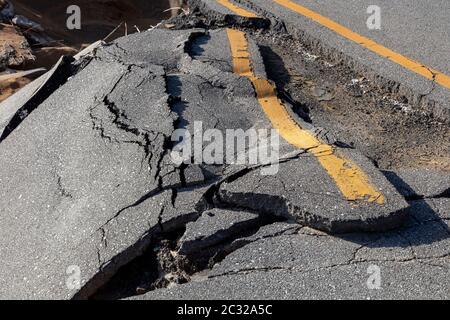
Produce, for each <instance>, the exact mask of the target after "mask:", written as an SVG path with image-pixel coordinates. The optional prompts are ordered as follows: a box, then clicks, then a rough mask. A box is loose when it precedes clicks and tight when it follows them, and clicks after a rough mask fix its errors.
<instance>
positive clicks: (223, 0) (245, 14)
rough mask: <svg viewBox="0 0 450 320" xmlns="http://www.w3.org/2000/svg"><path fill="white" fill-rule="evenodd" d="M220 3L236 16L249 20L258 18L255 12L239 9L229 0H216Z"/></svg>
mask: <svg viewBox="0 0 450 320" xmlns="http://www.w3.org/2000/svg"><path fill="white" fill-rule="evenodd" d="M216 1H217V2H218V3H220V4H221V5H222V6H224V7H226V8H228V9H230V10H231V11H233V12H235V13H236V14H238V15H240V16H242V17H247V18H258V16H257V15H256V14H254V13H253V12H250V11H247V10H245V9H243V8H240V7H238V6H237V5H235V4H234V3H231V2H230V1H229V0H216Z"/></svg>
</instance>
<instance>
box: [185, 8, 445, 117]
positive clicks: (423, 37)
mask: <svg viewBox="0 0 450 320" xmlns="http://www.w3.org/2000/svg"><path fill="white" fill-rule="evenodd" d="M190 2H191V3H192V4H195V5H199V6H207V7H208V10H213V11H214V10H215V11H216V12H221V13H223V14H227V15H231V16H236V15H237V16H239V15H243V14H245V13H242V12H241V11H240V10H245V11H246V12H248V13H247V15H249V14H255V15H256V16H257V17H258V18H267V19H269V20H271V23H272V25H277V26H278V27H279V28H282V29H284V28H286V29H287V31H288V32H289V33H291V34H293V35H295V36H296V37H298V38H301V39H302V41H303V42H304V43H307V44H308V45H309V46H311V47H314V48H316V49H317V51H319V52H320V53H321V54H323V55H324V56H326V57H327V58H329V59H330V60H331V61H333V63H339V62H341V61H345V62H346V63H348V64H351V65H352V66H353V67H354V68H355V69H357V70H359V71H361V72H364V73H365V74H366V75H367V76H369V77H370V78H371V79H373V80H374V81H377V82H379V83H380V84H382V85H389V82H392V81H394V82H395V83H396V84H397V87H396V88H395V90H396V91H399V92H400V93H401V94H403V95H405V96H406V97H407V98H408V99H409V100H411V101H413V103H414V104H416V105H417V106H426V107H427V108H429V109H431V110H432V112H433V113H434V114H436V115H437V116H438V117H440V118H442V119H446V120H448V119H449V115H450V111H449V110H450V106H449V104H448V101H449V88H450V76H449V75H450V65H449V62H448V59H447V58H446V57H447V54H446V52H448V51H449V48H448V41H447V40H448V38H449V30H450V26H449V23H448V19H446V18H445V16H446V15H447V13H448V10H450V8H449V4H448V2H447V1H445V0H442V1H437V2H433V4H424V3H422V2H421V1H413V2H411V1H396V2H392V1H387V0H386V1H377V2H373V1H368V0H367V1H352V0H348V1H337V0H336V1H326V2H322V1H316V0H307V1H303V0H302V1H300V0H270V1H266V0H227V1H225V2H227V3H232V4H234V5H235V6H237V8H238V9H236V8H234V7H231V6H224V5H223V4H218V1H217V0H211V1H209V0H190ZM219 3H220V1H219ZM296 5H300V6H301V7H298V6H297V7H296ZM371 5H377V6H378V7H380V10H381V29H380V30H370V29H369V28H368V27H367V25H366V21H367V19H368V18H369V16H370V14H368V13H367V12H366V11H367V9H368V7H369V6H371ZM217 6H222V8H220V9H217ZM224 11H226V12H224ZM424 12H427V14H424ZM253 19H255V18H253ZM405 26H408V28H407V30H405ZM344 29H345V30H344ZM438 74H439V75H438ZM437 78H439V80H438V81H437Z"/></svg>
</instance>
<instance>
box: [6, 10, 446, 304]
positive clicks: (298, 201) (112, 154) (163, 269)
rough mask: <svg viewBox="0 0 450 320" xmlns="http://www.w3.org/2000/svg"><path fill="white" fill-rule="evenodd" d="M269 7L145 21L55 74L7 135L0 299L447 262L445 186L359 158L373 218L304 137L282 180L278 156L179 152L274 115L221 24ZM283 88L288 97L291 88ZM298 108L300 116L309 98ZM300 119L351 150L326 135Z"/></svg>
mask: <svg viewBox="0 0 450 320" xmlns="http://www.w3.org/2000/svg"><path fill="white" fill-rule="evenodd" d="M199 10H201V9H199ZM210 14H211V12H210ZM200 16H201V15H200V13H199V12H198V11H197V13H196V17H195V19H197V18H199V17H200ZM185 18H186V19H187V20H188V19H189V17H185ZM178 19H179V18H178ZM273 19H274V17H270V18H269V19H268V20H267V19H263V20H261V19H256V20H254V19H253V20H248V19H241V18H239V19H236V17H232V16H230V15H229V13H221V15H220V17H219V16H215V18H214V19H212V18H211V19H209V20H208V19H206V20H205V19H203V23H205V21H206V22H207V23H206V24H207V25H208V26H210V27H209V28H210V29H211V30H199V29H189V30H173V31H169V30H161V29H153V30H151V31H148V32H143V33H138V34H135V35H131V36H128V37H124V38H121V39H118V40H116V41H115V42H113V43H112V44H109V45H103V46H101V47H100V48H99V49H98V50H96V51H95V52H94V54H93V55H92V56H91V57H89V59H88V60H84V62H83V64H82V66H81V67H80V68H79V69H78V70H77V71H76V72H74V70H73V69H72V68H71V69H70V70H71V71H70V72H69V73H68V74H66V75H67V77H66V76H64V77H63V79H64V80H63V81H62V82H59V81H57V82H56V83H53V84H52V82H50V84H52V85H51V88H49V90H48V91H46V92H45V94H44V95H42V96H40V95H38V96H39V101H38V103H36V101H35V102H33V103H32V106H33V107H32V109H33V110H34V111H33V113H32V114H30V115H29V117H27V118H21V121H20V123H16V125H15V127H14V128H12V127H11V128H12V129H8V130H10V131H9V133H8V135H9V136H8V139H4V140H1V144H0V148H1V151H2V152H0V163H2V166H1V167H0V182H2V183H1V184H0V195H1V197H0V198H1V199H2V200H1V209H2V210H1V213H0V221H1V225H3V226H8V227H7V228H6V230H5V232H4V235H5V236H4V239H2V241H5V243H7V245H5V246H4V247H5V248H7V249H5V250H2V251H1V253H0V260H1V261H7V263H6V264H5V272H6V273H8V274H9V275H10V276H9V277H8V278H4V277H0V288H1V289H0V296H1V297H9V298H11V297H18V298H48V299H63V298H64V299H88V298H91V299H121V298H129V297H133V296H136V295H141V296H142V297H144V298H145V297H149V296H153V295H161V296H163V295H164V294H166V293H167V292H171V290H184V289H183V288H190V286H191V285H192V286H196V285H206V286H207V285H208V283H210V281H216V280H218V279H224V278H227V277H229V276H238V275H239V276H240V275H243V274H249V273H256V272H255V271H265V272H267V273H271V272H272V271H274V272H275V271H280V272H281V271H289V272H295V271H296V270H297V271H299V270H301V272H300V273H299V274H302V275H303V274H304V273H305V272H307V270H315V271H317V270H319V271H324V270H329V269H334V268H339V267H347V266H350V265H360V264H363V263H367V262H399V261H401V262H422V261H423V262H424V263H430V264H439V263H440V262H441V260H443V261H444V262H445V259H446V258H448V256H449V253H448V250H447V249H446V248H447V247H448V246H447V245H446V244H447V242H448V238H449V235H450V233H449V231H448V215H447V213H446V212H447V211H446V210H447V209H446V208H447V207H446V206H447V202H446V201H447V200H448V185H445V183H443V184H442V185H441V184H439V185H438V186H437V185H430V186H428V187H427V188H428V189H426V190H424V191H423V190H420V191H417V190H418V189H417V187H416V186H414V187H413V189H414V190H412V194H410V195H409V196H408V195H407V194H408V192H409V191H411V190H406V189H405V187H404V186H403V189H402V187H401V186H400V187H399V183H396V187H397V189H398V190H394V188H393V187H392V186H391V185H390V184H387V180H386V178H385V177H384V176H383V175H382V174H381V173H380V172H378V170H376V168H375V167H374V166H373V164H371V163H370V161H368V160H367V159H365V158H364V157H362V156H357V157H358V158H357V160H358V161H361V163H364V168H368V170H369V171H370V174H371V176H372V174H373V176H374V177H375V180H376V182H377V183H380V184H381V185H382V186H383V188H382V189H383V192H384V193H386V194H387V195H388V196H391V195H392V199H393V200H394V201H393V202H394V204H392V203H389V204H388V205H387V206H385V207H383V210H385V211H383V212H381V213H380V212H375V214H374V216H366V215H365V212H364V210H368V208H369V206H367V207H362V209H358V208H356V207H357V206H358V205H359V203H356V202H345V203H344V202H342V201H343V197H342V194H341V193H340V192H339V190H338V189H336V187H335V185H334V183H333V182H332V181H331V180H330V178H329V177H328V176H327V175H326V173H325V172H323V170H322V169H321V168H320V166H318V163H317V160H316V159H315V158H314V157H312V156H311V154H310V153H308V152H310V151H311V150H310V149H297V148H293V147H292V146H290V145H289V144H287V143H286V142H282V143H281V150H280V151H281V156H280V158H279V159H277V161H276V165H278V166H279V167H280V171H279V172H278V174H277V175H275V176H262V175H260V174H259V173H260V171H261V170H262V169H266V168H267V167H270V166H272V165H274V163H269V164H262V165H249V164H246V165H232V164H223V165H206V164H188V163H186V164H182V165H175V164H174V163H173V161H172V160H171V157H170V153H171V150H172V149H173V148H174V146H175V145H176V143H175V142H174V141H172V140H171V136H172V134H173V133H174V131H175V130H177V129H188V130H192V129H193V126H194V123H195V121H198V120H201V121H203V123H204V124H205V128H214V129H217V130H219V131H221V132H222V133H224V132H226V130H227V129H230V128H235V129H242V130H244V131H245V130H249V129H255V128H257V129H258V128H262V129H269V128H271V127H272V126H271V123H270V121H268V119H267V118H266V117H265V115H264V113H263V112H262V110H261V108H260V105H259V103H258V100H257V92H256V89H255V86H254V85H252V83H251V81H250V80H249V79H247V78H246V77H242V76H239V75H237V74H234V73H233V65H232V61H231V60H232V59H231V58H232V57H231V56H230V52H229V51H230V50H224V49H223V48H224V47H226V48H228V46H229V44H228V42H224V41H226V40H227V39H226V36H225V35H226V33H225V31H224V30H223V29H218V28H217V27H220V26H222V25H234V26H240V27H245V28H247V27H250V28H251V29H252V30H254V29H260V28H262V29H263V30H266V28H267V26H268V23H269V22H268V21H269V20H272V25H274V23H275V24H276V22H275V21H274V20H273ZM200 20H202V19H200ZM175 21H176V19H175ZM185 22H186V21H185ZM261 23H262V25H260V24H261ZM185 26H186V25H185V24H181V27H185ZM278 28H282V24H278ZM213 29H214V30H213ZM155 43H158V45H157V46H155ZM249 50H250V51H251V55H253V56H255V57H256V58H255V59H256V61H255V62H254V63H253V67H254V68H255V72H256V73H258V75H260V76H263V77H264V76H265V70H266V69H267V68H268V66H267V65H264V64H263V62H264V61H263V57H260V56H259V47H258V45H257V42H255V41H253V38H251V39H250V45H249ZM105 70H106V71H107V72H105ZM68 77H70V81H67V82H66V83H65V84H64V85H63V83H64V82H65V81H66V80H67V79H66V78H68ZM274 80H276V79H274ZM56 89H58V90H56ZM280 98H282V100H283V101H285V102H286V103H287V105H288V106H289V108H290V109H295V105H297V104H296V102H295V100H296V99H295V98H291V97H290V95H289V93H288V92H286V93H285V94H283V92H282V94H280ZM32 99H34V98H32ZM30 101H32V100H30ZM291 105H292V106H291ZM297 107H298V108H300V109H302V110H297V111H298V114H299V115H300V117H305V118H306V117H307V116H308V115H307V108H303V106H302V105H301V104H298V105H297ZM27 108H28V109H30V108H29V107H27ZM0 111H1V110H0ZM29 111H31V109H30V110H29ZM290 111H292V110H290ZM300 111H302V112H303V113H302V112H300ZM310 120H311V119H310ZM299 121H303V120H301V119H299ZM307 128H308V130H311V131H313V134H314V136H315V137H320V138H321V139H323V140H326V141H327V142H328V143H330V144H333V146H336V148H339V149H340V150H341V149H342V150H343V152H353V149H352V148H350V147H349V145H347V144H345V143H343V142H340V141H339V139H338V138H336V137H334V136H333V132H331V131H329V130H322V129H320V128H319V129H317V130H316V129H314V127H313V125H312V123H311V124H310V126H307ZM253 147H254V146H246V149H245V152H246V153H250V152H251V151H252V150H253ZM318 157H320V155H318ZM361 159H362V160H361ZM224 163H225V161H224ZM5 180H7V181H9V183H8V184H5V183H3V181H5ZM400 185H401V184H400ZM416 191H417V192H416ZM410 193H411V192H410ZM400 194H401V196H400ZM419 195H420V197H419ZM389 199H391V198H389ZM405 199H406V200H408V202H409V207H408V206H407V205H406V202H405ZM342 203H343V204H342ZM391 205H392V206H391ZM417 207H420V210H418V209H417ZM358 210H360V211H358ZM397 210H398V211H397ZM386 212H387V213H386ZM404 219H406V223H407V224H406V226H402V227H401V228H398V226H399V225H400V220H402V221H403V220H404ZM312 228H314V229H312ZM389 228H397V229H396V230H395V231H391V232H387V231H386V229H389ZM24 229H25V230H27V233H25V234H24V233H23V232H22V230H24ZM317 229H321V230H325V231H328V232H332V233H344V234H342V235H339V236H331V235H329V234H327V233H324V232H320V231H318V230H317ZM19 230H20V231H19ZM356 231H379V232H378V233H377V234H376V235H372V234H370V233H368V234H355V233H354V232H356ZM349 232H352V233H349ZM24 243H27V244H28V243H33V244H34V245H33V246H27V247H24V246H23V244H24ZM263 247H264V248H265V249H264V250H262V249H260V248H263ZM271 248H273V250H271ZM317 248H320V250H323V252H324V254H323V255H321V254H320V252H319V251H320V250H317ZM377 248H380V251H377V250H376V249H377ZM405 248H406V249H405ZM391 251H392V252H391ZM271 254H273V256H271ZM396 254H398V256H397V255H396ZM380 257H381V258H380ZM293 264H302V266H301V267H299V268H296V267H294V266H293ZM303 264H304V265H303ZM315 264H317V265H315ZM69 266H79V267H80V268H81V275H82V279H81V283H80V286H81V287H79V288H75V289H73V288H72V289H70V288H68V287H66V286H65V284H66V278H67V274H66V270H67V267H69ZM36 270H38V274H36ZM305 270H306V271H305Z"/></svg>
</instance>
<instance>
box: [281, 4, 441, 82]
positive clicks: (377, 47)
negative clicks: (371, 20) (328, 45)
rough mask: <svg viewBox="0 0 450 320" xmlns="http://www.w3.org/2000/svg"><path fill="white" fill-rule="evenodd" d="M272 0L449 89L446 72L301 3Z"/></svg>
mask: <svg viewBox="0 0 450 320" xmlns="http://www.w3.org/2000/svg"><path fill="white" fill-rule="evenodd" d="M273 1H274V2H276V3H278V4H280V5H282V6H283V7H285V8H288V9H290V10H292V11H295V12H297V13H299V14H301V15H303V16H305V17H307V18H309V19H311V20H313V21H315V22H317V23H319V24H321V25H322V26H324V27H327V28H328V29H330V30H332V31H334V32H336V33H337V34H339V35H341V36H343V37H344V38H346V39H348V40H351V41H353V42H356V43H357V44H359V45H361V46H363V47H364V48H366V49H368V50H370V51H372V52H375V53H376V54H378V55H380V56H382V57H384V58H386V59H389V60H391V61H393V62H395V63H397V64H399V65H401V66H403V67H404V68H406V69H408V70H410V71H412V72H415V73H417V74H419V75H421V76H423V77H425V78H427V79H429V80H433V79H434V81H435V82H436V83H438V84H440V85H441V86H443V87H445V88H447V89H450V77H449V76H447V75H446V74H444V73H442V72H440V71H438V70H435V69H432V68H429V67H427V66H425V65H423V64H422V63H420V62H417V61H414V60H412V59H410V58H408V57H405V56H403V55H401V54H399V53H397V52H395V51H392V50H391V49H389V48H386V47H385V46H383V45H381V44H379V43H376V42H375V41H373V40H371V39H369V38H366V37H364V36H362V35H360V34H358V33H356V32H354V31H352V30H350V29H348V28H346V27H344V26H342V25H340V24H339V23H337V22H334V21H333V20H331V19H329V18H327V17H324V16H322V15H320V14H318V13H317V12H314V11H312V10H310V9H308V8H305V7H304V6H302V5H299V4H298V3H295V2H292V1H290V0H273Z"/></svg>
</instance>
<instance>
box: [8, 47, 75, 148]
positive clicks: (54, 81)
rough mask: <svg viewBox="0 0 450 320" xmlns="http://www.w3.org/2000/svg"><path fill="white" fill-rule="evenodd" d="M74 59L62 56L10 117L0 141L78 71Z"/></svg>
mask: <svg viewBox="0 0 450 320" xmlns="http://www.w3.org/2000/svg"><path fill="white" fill-rule="evenodd" d="M74 61H75V59H74V58H73V57H71V56H64V57H63V58H62V61H61V63H60V64H59V65H58V66H57V67H56V69H55V70H54V71H53V74H52V75H51V76H50V78H49V79H48V80H47V81H46V82H45V83H44V85H43V86H42V87H40V88H39V89H38V90H37V91H36V92H35V93H34V94H33V96H32V97H31V98H30V99H29V100H28V101H27V102H25V104H24V105H23V106H22V107H21V108H20V109H19V110H18V111H17V112H16V113H15V115H14V116H13V117H12V118H11V120H10V121H9V123H8V124H7V126H6V127H5V129H4V130H3V132H2V134H1V136H0V143H1V142H2V141H3V140H5V139H6V138H7V137H8V136H9V135H10V134H11V133H12V132H13V131H14V130H15V129H16V128H17V127H18V126H19V125H20V124H21V123H22V121H23V120H24V119H25V118H27V117H28V116H29V115H30V113H32V112H33V111H34V110H35V109H36V108H37V107H39V106H40V105H41V104H42V103H43V102H44V101H45V100H47V99H48V97H50V96H51V95H52V94H53V93H54V92H55V91H56V90H57V89H58V88H59V87H61V86H62V85H63V84H65V83H66V81H67V79H68V78H69V77H71V76H73V75H74V74H76V73H77V72H78V69H79V66H77V65H76V64H74V63H73V62H74Z"/></svg>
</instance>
